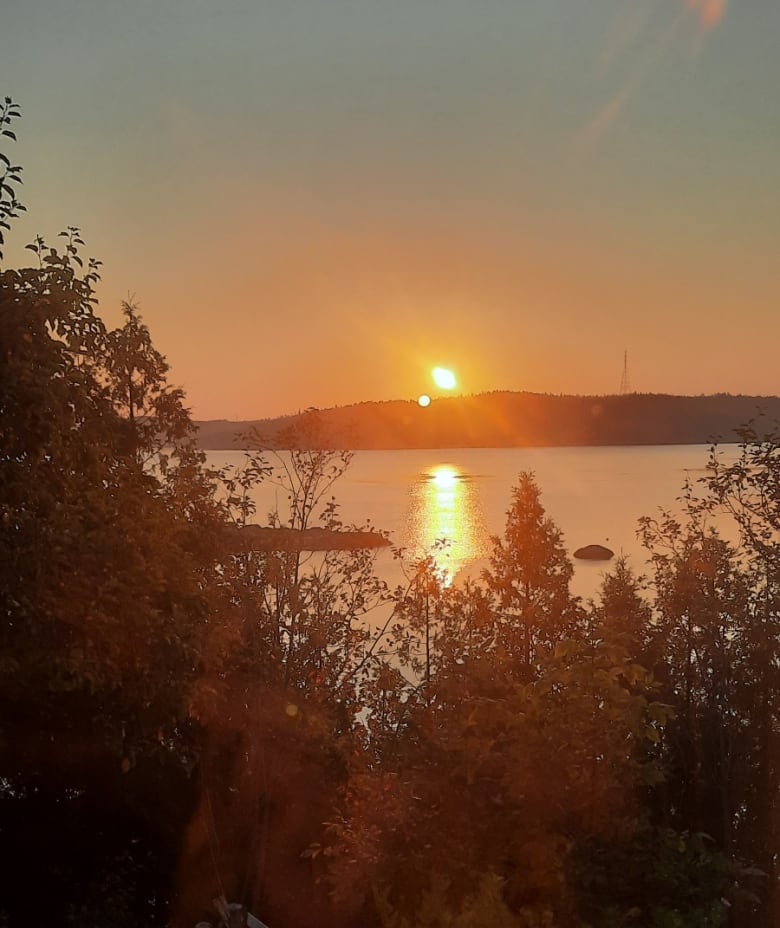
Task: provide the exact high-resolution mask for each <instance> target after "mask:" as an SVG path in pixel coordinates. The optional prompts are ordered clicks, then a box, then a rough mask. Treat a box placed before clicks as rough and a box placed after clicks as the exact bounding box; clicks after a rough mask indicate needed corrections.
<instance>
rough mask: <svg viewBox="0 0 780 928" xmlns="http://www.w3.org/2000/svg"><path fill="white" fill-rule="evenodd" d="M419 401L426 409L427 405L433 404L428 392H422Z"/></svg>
mask: <svg viewBox="0 0 780 928" xmlns="http://www.w3.org/2000/svg"><path fill="white" fill-rule="evenodd" d="M417 402H418V403H419V404H420V406H422V408H423V409H425V407H426V406H430V405H431V398H430V396H428V394H427V393H422V394H421V395H420V397H419V399H418V400H417Z"/></svg>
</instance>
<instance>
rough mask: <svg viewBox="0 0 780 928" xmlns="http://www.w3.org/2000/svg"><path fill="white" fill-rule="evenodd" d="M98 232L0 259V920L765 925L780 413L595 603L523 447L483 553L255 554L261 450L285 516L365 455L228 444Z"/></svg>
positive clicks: (322, 505)
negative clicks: (191, 400) (169, 359)
mask: <svg viewBox="0 0 780 928" xmlns="http://www.w3.org/2000/svg"><path fill="white" fill-rule="evenodd" d="M15 115H16V110H15V107H14V105H13V104H12V103H11V101H9V100H6V103H5V105H4V108H3V109H2V111H1V113H0V131H2V133H3V134H5V135H6V137H8V136H9V133H10V134H11V136H12V130H11V129H9V126H10V125H12V123H13V119H14V116H15ZM0 172H4V176H3V177H2V180H1V181H0V183H2V187H0V195H1V196H0V229H3V228H6V227H7V225H8V220H9V219H12V218H13V217H14V214H15V213H16V212H17V211H18V210H19V209H20V208H21V207H20V204H19V203H18V202H17V201H16V199H15V190H16V187H17V185H18V182H19V180H20V168H18V167H16V166H14V165H12V164H11V162H10V161H9V160H8V159H7V158H6V157H5V156H3V157H2V161H0ZM0 245H2V241H1V240H0ZM81 245H82V243H81V241H80V238H79V235H78V232H77V230H75V229H70V230H68V231H67V232H66V234H65V236H64V238H63V239H62V242H61V244H60V245H59V247H58V248H53V247H50V246H47V245H46V244H45V243H44V242H43V241H41V240H38V241H36V242H35V243H33V244H32V245H31V250H32V252H33V254H34V257H35V264H36V266H35V267H32V268H22V269H2V270H0V353H1V354H2V358H3V367H2V375H1V376H0V487H1V488H2V496H1V497H0V591H1V592H0V596H1V597H2V598H1V599H0V668H1V669H2V673H0V700H2V712H1V713H0V834H1V836H2V842H1V845H0V846H2V855H3V866H2V872H3V880H2V885H1V886H0V913H2V914H0V924H4V925H6V926H17V925H28V924H30V923H40V922H42V921H44V920H45V921H46V922H50V923H52V924H62V925H74V926H80V928H84V926H101V928H113V926H116V928H120V926H122V928H124V926H153V925H171V926H181V928H185V926H186V928H191V926H193V925H194V924H195V923H196V922H197V921H198V920H199V919H203V918H205V919H209V920H211V921H214V922H215V921H216V919H217V913H216V912H215V910H214V904H213V902H212V900H214V899H219V898H220V897H222V898H225V899H227V900H229V901H231V902H237V903H242V904H243V905H245V906H246V907H247V908H248V909H249V910H250V911H252V912H254V913H255V914H256V915H257V916H259V917H261V918H262V919H263V921H265V922H267V923H268V924H269V925H271V926H272V928H297V926H301V928H302V926H309V925H312V924H317V925H320V926H328V925H332V926H334V928H335V926H339V928H349V926H352V925H354V926H366V928H371V926H377V928H380V926H381V928H434V926H442V928H443V926H453V925H454V926H459V928H467V926H468V928H482V926H484V928H502V926H507V928H509V926H512V928H515V926H516V928H541V926H557V928H586V926H590V928H617V926H647V928H677V926H685V928H705V926H707V928H711V926H723V925H738V926H740V928H742V926H749V928H773V926H774V925H776V924H777V919H778V914H779V912H778V910H779V909H780V906H779V905H778V868H777V860H776V855H777V848H778V847H780V841H779V840H778V838H780V835H779V834H778V830H779V827H780V820H779V819H778V800H777V797H778V786H780V783H779V782H778V777H779V776H780V769H779V764H780V752H779V751H778V747H779V746H780V741H779V738H778V680H777V674H778V666H779V663H778V648H779V647H780V634H779V632H780V629H779V628H778V625H779V623H780V602H779V601H778V590H779V589H780V553H779V552H780V548H778V545H777V531H778V528H780V502H779V500H780V492H779V491H778V486H779V484H780V435H778V434H777V432H773V433H770V434H767V435H763V434H759V431H758V429H757V427H755V426H748V427H746V428H745V429H744V430H743V433H742V439H743V444H742V446H741V448H742V452H741V456H740V458H739V460H738V461H737V462H736V463H735V464H731V465H728V466H727V465H725V464H723V463H722V462H721V460H720V458H719V456H718V452H717V449H713V452H712V459H711V462H710V463H711V469H710V471H709V476H708V477H707V478H706V479H705V480H704V482H702V483H700V484H698V485H696V486H695V487H693V488H689V490H688V493H687V499H686V507H685V508H686V520H685V521H678V520H675V519H673V518H672V517H671V516H669V517H662V518H660V519H657V520H651V519H647V520H644V522H643V523H642V526H641V532H642V535H643V538H644V541H645V543H646V545H647V546H648V549H649V550H650V552H651V553H652V564H653V571H652V576H651V577H650V578H649V579H648V580H643V579H642V578H639V577H637V576H635V575H634V574H633V572H632V571H631V569H630V567H629V565H627V564H626V563H624V562H618V564H617V565H616V567H615V569H614V570H613V571H612V573H611V574H609V575H608V576H607V577H606V578H605V581H604V584H603V588H602V590H601V594H600V596H599V598H598V600H597V601H596V602H593V603H582V602H580V601H579V600H577V599H575V598H573V597H572V596H571V594H570V592H569V581H570V579H571V574H572V567H571V564H570V562H569V560H568V558H567V556H566V553H565V551H564V548H563V545H562V539H561V535H560V532H559V531H558V529H557V528H556V526H555V525H554V524H552V522H551V521H550V520H549V519H548V518H547V516H546V514H545V512H544V509H543V506H542V503H541V494H540V490H539V487H538V486H537V484H536V482H535V480H534V477H533V475H531V474H521V475H520V476H519V478H518V482H517V486H516V488H515V490H514V491H513V494H512V498H511V500H510V502H509V508H508V513H507V522H506V528H505V531H504V534H503V535H502V536H501V537H500V538H496V539H495V540H494V547H493V554H492V557H491V560H490V566H489V568H488V569H487V570H486V572H485V574H484V576H483V577H482V578H481V580H480V581H479V582H476V583H471V584H467V585H464V586H448V585H446V583H444V582H443V578H442V577H441V576H439V575H438V574H437V572H436V570H435V569H434V566H433V564H432V562H431V561H422V562H421V563H418V564H415V565H410V567H409V582H408V584H407V585H406V586H405V587H404V588H402V589H394V590H391V589H388V588H387V586H386V585H385V584H384V583H383V582H382V581H381V580H380V579H379V578H378V577H377V575H376V572H375V570H374V557H375V553H374V552H372V551H369V550H358V551H352V552H344V551H329V552H325V553H323V554H322V555H319V556H317V557H310V556H308V555H306V554H304V553H302V552H300V551H286V552H252V551H247V552H241V553H234V552H233V549H232V548H231V547H230V546H227V545H226V544H225V538H226V535H228V534H230V533H232V534H233V535H234V534H235V532H236V531H237V529H236V528H235V526H239V529H238V530H240V527H241V526H243V525H245V524H246V523H247V521H249V520H250V519H252V518H253V517H254V516H255V515H256V514H255V513H254V511H253V504H252V495H251V491H252V487H253V486H254V485H255V484H256V482H257V481H260V480H277V481H280V483H281V484H282V486H284V487H285V489H286V491H287V495H288V497H289V498H288V509H287V511H286V512H285V513H284V514H283V515H282V516H276V517H275V518H274V519H272V522H274V521H277V522H278V521H285V522H287V523H288V524H289V525H290V526H291V527H292V528H295V529H305V528H307V527H311V526H314V525H322V526H324V527H326V528H331V529H332V528H339V527H340V521H339V514H338V508H337V506H336V504H335V503H334V501H333V497H332V489H333V487H334V484H335V485H336V486H337V481H338V477H339V476H340V474H341V473H342V472H343V469H344V468H345V467H346V466H348V464H349V455H348V454H344V453H340V452H333V451H323V450H318V449H317V448H316V444H317V442H315V441H309V445H310V446H311V447H310V448H309V450H300V451H295V452H293V453H292V454H291V455H290V456H289V457H287V456H275V455H273V454H265V455H264V454H263V453H262V452H261V451H258V452H256V453H251V454H250V455H249V456H248V458H247V463H246V466H245V467H244V468H242V469H240V470H234V471H228V470H226V471H222V472H219V473H214V472H209V471H208V470H207V469H206V468H205V466H204V460H203V457H202V455H201V454H200V453H199V452H198V451H197V449H196V447H195V444H194V435H193V428H192V424H191V421H190V418H189V415H188V413H187V411H186V409H185V407H184V405H183V403H184V398H183V396H182V394H181V391H179V390H176V389H173V388H172V387H171V386H170V385H169V384H168V382H167V366H166V363H165V360H164V358H163V357H162V356H161V355H160V353H159V352H158V351H157V350H156V349H155V348H154V346H153V344H152V341H151V338H150V335H149V332H148V330H147V329H146V327H145V326H144V324H143V322H142V320H141V319H140V317H139V315H138V312H137V309H136V308H135V307H133V306H130V305H128V306H126V307H125V323H124V325H123V326H122V327H120V328H119V329H117V330H115V331H107V330H106V328H105V326H104V325H103V323H102V321H101V319H100V316H99V314H98V311H97V308H96V306H95V300H94V294H93V285H94V282H95V280H96V275H97V273H98V266H97V264H96V263H94V262H88V263H87V264H86V265H83V264H82V258H81V253H80V248H81ZM311 426H312V428H316V419H313V420H312V422H311ZM724 510H725V511H726V512H729V513H730V514H731V515H732V516H733V518H734V519H735V520H736V522H737V524H738V527H739V529H740V543H739V545H738V546H736V547H733V546H731V545H729V544H727V543H726V541H724V540H723V539H722V538H721V537H719V536H718V535H717V534H716V533H715V532H714V531H712V530H711V529H710V528H708V518H709V517H710V515H711V514H712V513H714V512H715V511H718V512H722V511H724Z"/></svg>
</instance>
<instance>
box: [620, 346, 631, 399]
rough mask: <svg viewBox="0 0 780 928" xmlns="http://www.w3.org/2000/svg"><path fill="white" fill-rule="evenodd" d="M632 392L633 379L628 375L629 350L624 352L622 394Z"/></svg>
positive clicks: (621, 380)
mask: <svg viewBox="0 0 780 928" xmlns="http://www.w3.org/2000/svg"><path fill="white" fill-rule="evenodd" d="M629 393H631V380H630V378H629V376H628V351H624V352H623V376H622V377H621V378H620V395H621V396H626V395H627V394H629Z"/></svg>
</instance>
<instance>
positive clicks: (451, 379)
mask: <svg viewBox="0 0 780 928" xmlns="http://www.w3.org/2000/svg"><path fill="white" fill-rule="evenodd" d="M431 376H432V377H433V382H434V383H435V384H436V386H437V387H438V388H439V389H440V390H454V389H455V387H457V385H458V381H457V379H456V377H455V374H453V372H452V371H451V370H448V369H447V368H446V367H434V369H433V370H432V371H431Z"/></svg>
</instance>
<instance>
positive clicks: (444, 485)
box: [407, 464, 488, 583]
mask: <svg viewBox="0 0 780 928" xmlns="http://www.w3.org/2000/svg"><path fill="white" fill-rule="evenodd" d="M487 543H488V539H487V533H486V530H485V528H484V523H483V520H482V516H481V512H480V507H479V501H478V498H477V493H476V490H475V487H474V483H473V481H472V480H471V479H470V478H469V476H468V475H466V474H464V473H463V472H462V471H460V470H459V469H458V468H457V467H455V466H454V465H452V464H439V465H436V466H434V467H431V468H429V469H428V470H427V471H425V472H424V473H422V474H421V475H420V477H419V478H418V480H417V481H416V483H415V484H414V486H413V488H412V500H411V507H410V513H409V520H408V529H407V546H408V548H409V549H410V552H411V554H412V555H413V557H415V558H418V557H424V556H426V555H431V556H432V557H433V559H434V561H435V563H436V566H437V567H439V568H441V569H442V570H443V571H446V578H447V582H448V583H451V582H452V581H453V580H454V579H455V578H456V577H457V575H458V573H459V572H460V571H462V570H463V569H464V568H466V567H468V566H469V565H470V564H473V563H474V562H475V561H477V560H478V559H479V558H481V557H484V556H485V554H486V553H487Z"/></svg>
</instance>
